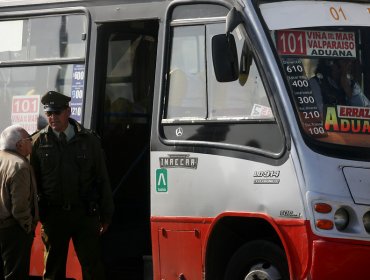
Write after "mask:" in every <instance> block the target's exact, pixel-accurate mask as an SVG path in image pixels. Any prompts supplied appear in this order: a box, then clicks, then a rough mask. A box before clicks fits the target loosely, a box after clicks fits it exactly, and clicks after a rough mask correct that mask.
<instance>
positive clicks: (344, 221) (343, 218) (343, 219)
mask: <svg viewBox="0 0 370 280" xmlns="http://www.w3.org/2000/svg"><path fill="white" fill-rule="evenodd" d="M369 218H370V214H369ZM369 221H370V219H369ZM348 223H349V214H348V211H347V210H346V209H344V208H339V209H338V210H337V211H336V212H335V214H334V224H335V227H336V228H337V230H344V229H345V228H346V227H347V226H348ZM369 226H370V223H369Z"/></svg>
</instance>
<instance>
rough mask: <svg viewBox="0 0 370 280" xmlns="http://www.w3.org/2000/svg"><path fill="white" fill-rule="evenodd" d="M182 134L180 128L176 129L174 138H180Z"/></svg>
mask: <svg viewBox="0 0 370 280" xmlns="http://www.w3.org/2000/svg"><path fill="white" fill-rule="evenodd" d="M183 133H184V131H183V130H182V127H178V128H176V136H177V137H180V136H182V134H183Z"/></svg>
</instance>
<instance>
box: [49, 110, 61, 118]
mask: <svg viewBox="0 0 370 280" xmlns="http://www.w3.org/2000/svg"><path fill="white" fill-rule="evenodd" d="M62 112H63V111H50V112H45V114H46V116H48V117H51V116H52V115H54V116H59V115H60V114H61V113H62Z"/></svg>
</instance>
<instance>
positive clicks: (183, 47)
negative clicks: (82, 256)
mask: <svg viewBox="0 0 370 280" xmlns="http://www.w3.org/2000/svg"><path fill="white" fill-rule="evenodd" d="M369 10H370V4H369V2H368V1H362V2H356V3H355V2H352V1H351V2H343V1H341V2H333V1H277V2H274V1H258V0H255V1H253V0H246V1H222V0H221V1H218V0H217V1H213V0H209V1H206V0H205V1H194V0H193V1H192V0H182V1H133V0H132V1H131V0H126V1H123V0H121V1H119V0H109V1H97V0H96V1H93V0H91V1H90V0H85V1H79V0H67V1H59V0H49V1H45V0H35V1H32V2H30V1H23V0H7V1H1V3H0V34H1V36H2V38H8V40H3V41H2V42H1V43H0V61H1V63H0V98H1V103H0V107H1V110H0V129H1V130H2V129H3V128H5V127H6V126H8V125H10V124H13V123H17V124H20V125H22V126H23V127H25V128H26V129H27V130H28V131H29V132H30V133H32V132H34V131H35V130H38V129H40V128H41V127H43V126H44V125H45V124H46V122H45V119H44V117H43V110H42V107H41V105H40V96H42V95H43V94H44V93H45V92H46V91H47V90H58V91H60V92H62V93H64V94H66V95H69V96H71V108H72V117H73V118H75V119H76V120H77V121H80V122H82V123H83V124H84V126H86V127H89V128H92V129H94V130H96V131H97V132H98V134H99V135H100V136H101V138H102V143H103V147H104V150H105V153H106V156H107V165H108V171H109V175H110V179H111V183H112V188H113V189H112V191H113V193H114V201H115V206H116V212H115V215H114V219H113V223H112V225H111V227H110V229H109V231H108V232H107V233H106V234H105V235H104V236H103V238H102V249H103V260H104V264H105V268H106V273H107V279H110V280H111V279H112V280H114V279H131V280H135V279H150V278H151V277H152V276H151V269H147V267H148V266H147V264H149V267H150V268H151V267H153V278H154V279H216V280H217V279H226V280H234V279H248V280H249V279H256V278H257V279H265V278H267V279H314V280H318V279H348V278H351V279H357V278H361V277H364V275H365V272H366V271H365V268H366V262H367V260H368V259H369V257H370V251H369V237H370V236H369V232H370V224H369V217H370V212H369V210H370V207H369V205H370V193H369V191H368V189H367V186H368V183H369V178H370V175H369V170H370V163H369V155H370V151H369V146H370V141H369V133H370V125H369V122H370V120H369V119H370V113H369V109H368V108H369V107H368V105H367V104H366V99H367V98H369V88H370V84H369V81H370V79H369V75H370V69H369V67H370V66H369V65H370V63H369V62H370V61H369V60H370V53H369V50H368V49H367V48H366V47H365V46H367V45H368V44H369V43H370V42H369V40H370V32H369V30H370V29H369V25H370V23H369V22H370V21H369V18H370V13H369ZM46 27H47V28H46ZM233 42H234V43H233ZM339 59H341V60H343V59H344V60H345V61H346V62H348V61H349V62H351V65H352V71H351V73H346V74H348V81H349V82H350V85H351V87H352V88H354V87H355V85H356V94H353V93H352V95H354V96H355V95H356V96H360V97H361V100H362V101H363V102H364V103H359V102H360V101H356V102H358V103H355V101H351V102H352V103H345V102H347V99H349V97H347V96H342V98H341V100H339V99H338V100H336V99H335V100H334V101H333V99H330V98H329V97H328V96H329V95H332V91H331V90H329V85H326V88H325V87H321V84H323V83H324V78H326V74H327V73H329V70H327V71H326V72H325V73H324V72H323V70H322V69H323V68H318V66H319V65H324V66H327V67H328V68H329V67H335V66H337V65H338V64H339V63H338V62H339ZM319 70H320V71H319ZM352 81H353V82H352ZM360 93H361V94H360ZM341 94H345V93H344V92H343V91H342V92H341ZM329 99H330V101H329ZM364 100H365V101H364ZM348 102H349V101H348ZM42 250H43V249H42V243H41V240H40V238H39V236H37V237H36V239H35V243H34V246H33V255H32V263H31V275H32V276H34V277H35V278H37V277H38V278H39V277H40V276H41V274H42V269H43V267H42V253H43V251H42ZM323 259H325V260H327V261H325V262H323V261H322V260H323ZM151 260H152V262H151ZM147 261H148V262H147ZM334 264H338V265H337V266H335V267H333V266H334ZM67 266H68V269H67V277H68V278H70V279H81V272H80V269H79V266H78V260H77V258H76V256H75V254H74V252H73V250H70V254H69V260H68V265H67ZM353 267H356V269H353Z"/></svg>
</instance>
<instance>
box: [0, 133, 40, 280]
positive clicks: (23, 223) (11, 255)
mask: <svg viewBox="0 0 370 280" xmlns="http://www.w3.org/2000/svg"><path fill="white" fill-rule="evenodd" d="M31 151H32V139H31V137H30V135H28V133H27V131H26V130H24V129H23V128H22V127H19V126H10V127H7V128H6V129H5V130H4V131H3V132H2V133H1V135H0V250H1V258H2V260H3V266H4V278H5V280H23V279H29V276H28V274H29V266H30V255H31V247H32V241H33V237H34V229H35V227H36V224H37V220H38V209H37V200H36V185H35V180H34V177H33V172H32V169H31V166H30V164H29V162H28V160H27V156H28V155H29V154H30V153H31Z"/></svg>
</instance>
